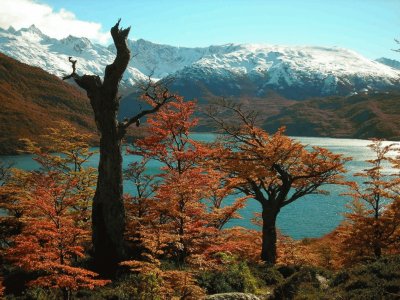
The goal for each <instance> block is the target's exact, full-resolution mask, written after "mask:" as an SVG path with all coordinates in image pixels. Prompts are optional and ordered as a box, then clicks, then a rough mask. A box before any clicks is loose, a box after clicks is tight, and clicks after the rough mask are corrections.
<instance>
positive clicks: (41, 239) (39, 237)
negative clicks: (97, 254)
mask: <svg viewBox="0 0 400 300" xmlns="http://www.w3.org/2000/svg"><path fill="white" fill-rule="evenodd" d="M58 175H59V174H57V173H53V172H49V173H36V174H33V175H32V176H30V177H29V180H28V182H27V183H28V184H29V187H27V189H28V188H29V189H28V190H29V192H27V194H26V197H24V198H21V201H20V203H19V205H20V207H21V208H22V209H23V212H24V216H23V218H22V224H23V226H22V231H21V233H20V234H18V235H16V236H15V237H14V238H13V243H12V246H11V247H10V248H9V249H8V250H7V255H8V259H9V260H10V261H11V262H12V263H13V264H14V265H16V266H18V267H20V268H22V269H23V270H25V271H29V272H37V274H39V275H38V276H37V277H36V279H34V280H32V281H31V282H30V283H29V284H30V285H33V286H43V287H48V288H51V289H59V290H61V291H62V292H63V298H64V299H69V295H70V292H71V291H73V290H77V289H79V288H89V289H92V288H94V287H95V286H101V285H104V284H106V283H107V281H104V280H98V279H96V278H95V277H96V276H97V274H96V273H93V272H91V271H88V270H85V269H82V268H79V267H76V266H74V263H75V262H76V259H77V258H80V257H83V256H84V248H83V247H82V244H83V242H84V241H85V240H86V237H87V236H88V235H89V231H87V230H85V229H83V228H82V227H80V226H79V224H78V223H77V220H76V216H75V214H74V213H73V212H74V206H75V205H76V203H77V202H78V201H79V196H78V195H77V194H76V193H75V192H74V190H75V187H76V184H77V180H74V179H68V180H66V181H60V177H59V176H58Z"/></svg>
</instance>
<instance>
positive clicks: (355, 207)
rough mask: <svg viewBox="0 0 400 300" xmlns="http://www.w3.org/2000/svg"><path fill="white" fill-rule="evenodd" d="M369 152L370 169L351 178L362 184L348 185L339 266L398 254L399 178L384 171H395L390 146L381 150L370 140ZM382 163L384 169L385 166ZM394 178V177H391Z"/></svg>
mask: <svg viewBox="0 0 400 300" xmlns="http://www.w3.org/2000/svg"><path fill="white" fill-rule="evenodd" d="M369 148H370V149H371V150H372V151H373V153H374V155H375V157H374V158H373V159H370V160H367V161H366V162H367V163H369V164H370V165H371V167H370V168H368V169H365V170H364V172H361V173H357V174H355V176H359V177H362V178H363V180H364V181H363V184H362V185H359V184H357V183H353V184H351V185H350V186H349V187H350V192H349V193H348V195H350V196H351V197H352V198H353V202H352V203H351V206H349V207H350V209H351V211H350V212H349V213H347V214H345V216H346V221H345V222H344V224H343V225H342V226H340V227H339V234H340V236H341V239H342V251H343V256H342V263H343V264H345V265H347V264H353V263H354V262H356V261H359V260H363V259H366V258H371V257H376V258H379V257H380V256H381V255H382V254H391V253H399V250H398V249H399V246H400V245H399V241H400V218H399V216H400V210H399V208H400V204H399V202H400V197H399V195H398V193H397V190H398V189H399V181H398V178H399V175H398V174H394V175H389V174H387V172H386V173H385V171H384V168H385V167H389V164H388V163H387V162H389V163H391V164H392V166H393V167H394V168H398V167H399V165H398V164H397V163H398V161H397V160H396V159H391V158H390V157H389V153H390V152H391V151H393V150H395V149H394V145H393V144H390V145H386V146H384V145H383V143H382V141H380V140H374V141H372V144H370V145H369ZM385 163H386V165H385ZM393 176H394V177H393Z"/></svg>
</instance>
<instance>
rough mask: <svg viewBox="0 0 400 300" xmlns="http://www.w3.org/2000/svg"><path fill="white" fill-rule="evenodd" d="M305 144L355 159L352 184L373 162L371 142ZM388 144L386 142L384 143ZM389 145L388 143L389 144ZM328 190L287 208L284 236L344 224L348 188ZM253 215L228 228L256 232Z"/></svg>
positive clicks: (254, 206) (253, 207)
mask: <svg viewBox="0 0 400 300" xmlns="http://www.w3.org/2000/svg"><path fill="white" fill-rule="evenodd" d="M192 136H193V138H194V139H196V140H200V141H212V140H214V139H215V137H216V136H215V135H214V134H210V133H195V134H193V135H192ZM294 138H295V139H297V140H299V141H300V142H302V143H303V144H306V145H310V146H321V147H326V148H328V149H330V150H331V151H332V152H334V153H340V154H344V155H345V156H350V157H352V158H353V160H352V161H350V162H349V163H347V165H346V168H347V170H348V173H347V175H346V177H348V179H350V180H356V181H358V180H360V178H354V177H353V176H352V174H354V173H357V172H360V171H362V170H363V169H365V168H366V167H368V166H367V165H366V164H365V162H364V161H365V160H366V159H371V158H373V153H372V152H371V150H370V149H369V148H368V147H367V145H368V144H370V141H368V140H359V139H336V138H310V137H294ZM385 143H386V142H385ZM387 143H389V142H387ZM1 158H2V159H3V160H6V161H13V162H14V163H15V165H14V166H15V167H16V168H21V169H25V170H32V169H35V168H37V167H38V165H37V163H36V162H35V161H33V160H32V157H31V155H18V156H2V157H1ZM139 159H140V157H138V156H134V155H126V156H124V166H125V167H126V166H127V165H128V164H129V163H130V162H132V161H135V160H136V161H137V160H139ZM97 164H98V155H94V156H93V157H91V159H90V161H89V162H88V165H90V166H93V167H97ZM160 165H161V164H160V163H159V162H156V161H153V162H150V163H149V165H148V167H149V172H154V173H156V172H158V170H159V167H160ZM124 188H125V192H128V193H129V192H130V191H133V187H132V186H130V184H129V182H125V184H124ZM325 190H328V191H329V192H330V195H308V196H305V197H303V198H301V199H299V200H297V201H295V202H293V203H291V204H290V205H288V206H286V207H284V208H283V209H282V210H281V212H280V214H279V216H278V221H277V222H278V227H279V229H280V230H281V231H282V232H283V233H284V234H287V235H289V236H291V237H293V238H295V239H300V238H305V237H320V236H322V235H324V234H326V233H329V232H330V231H332V230H333V229H334V228H335V227H336V226H337V225H338V224H339V223H340V222H341V221H342V220H343V216H342V214H343V212H345V210H346V208H345V204H346V203H348V202H349V201H350V200H351V199H349V198H348V197H345V196H341V195H340V194H341V193H343V192H345V188H344V187H341V186H326V187H325ZM254 212H260V205H259V204H258V202H256V201H255V200H253V199H249V200H248V205H247V206H246V207H245V208H244V209H242V210H241V211H240V214H241V215H242V217H243V218H242V219H239V220H233V221H232V222H231V223H230V224H229V226H235V225H240V226H244V227H249V228H256V227H255V225H253V224H252V223H251V222H250V219H251V218H253V214H254Z"/></svg>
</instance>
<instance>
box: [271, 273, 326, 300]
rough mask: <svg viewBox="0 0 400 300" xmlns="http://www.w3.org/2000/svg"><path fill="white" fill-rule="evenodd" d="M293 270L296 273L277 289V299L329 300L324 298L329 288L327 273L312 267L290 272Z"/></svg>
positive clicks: (275, 293)
mask: <svg viewBox="0 0 400 300" xmlns="http://www.w3.org/2000/svg"><path fill="white" fill-rule="evenodd" d="M293 270H294V272H293V273H292V274H291V275H290V276H288V277H287V278H286V279H285V280H284V281H283V282H282V283H281V284H278V286H277V287H276V288H275V291H274V296H275V299H329V298H325V296H324V295H325V294H326V292H325V289H327V288H328V285H327V282H328V278H329V273H328V272H327V271H325V270H323V269H321V268H316V267H311V266H301V267H297V268H296V267H293V268H292V269H291V270H290V271H293ZM285 271H287V270H285ZM325 281H326V283H325Z"/></svg>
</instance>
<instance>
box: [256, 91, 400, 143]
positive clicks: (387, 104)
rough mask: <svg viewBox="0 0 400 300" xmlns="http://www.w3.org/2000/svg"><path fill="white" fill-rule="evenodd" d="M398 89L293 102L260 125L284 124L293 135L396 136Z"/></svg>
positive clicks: (270, 128) (399, 122)
mask: <svg viewBox="0 0 400 300" xmlns="http://www.w3.org/2000/svg"><path fill="white" fill-rule="evenodd" d="M399 115H400V93H398V92H390V93H389V92H387V93H374V94H366V93H365V94H358V95H353V96H349V97H328V98H318V99H312V100H306V101H303V102H297V103H295V104H293V105H291V106H289V107H286V108H285V109H283V110H281V112H280V113H279V114H277V115H274V116H272V117H269V118H267V119H266V120H265V121H264V123H263V128H265V129H266V130H268V131H271V132H274V131H275V130H276V129H278V128H279V127H280V126H283V125H284V126H286V128H287V131H286V133H287V134H289V135H293V136H321V137H338V138H361V139H367V138H373V137H375V138H385V139H388V140H400V118H399Z"/></svg>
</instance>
